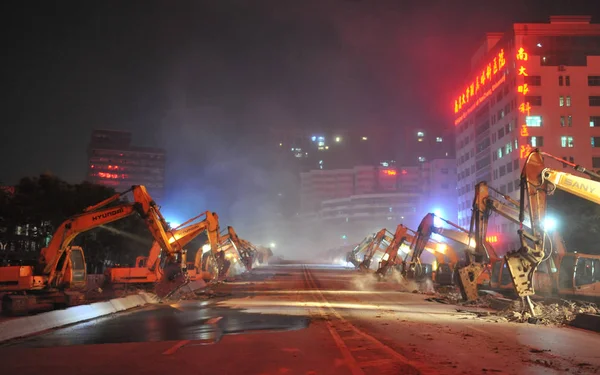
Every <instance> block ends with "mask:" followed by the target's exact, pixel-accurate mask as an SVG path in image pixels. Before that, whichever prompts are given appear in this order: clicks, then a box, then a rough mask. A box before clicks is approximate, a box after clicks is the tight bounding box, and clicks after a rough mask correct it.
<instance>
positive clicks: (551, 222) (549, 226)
mask: <svg viewBox="0 0 600 375" xmlns="http://www.w3.org/2000/svg"><path fill="white" fill-rule="evenodd" d="M557 226H558V222H557V221H556V219H555V218H553V217H550V216H548V217H546V218H545V219H544V230H545V231H547V232H551V231H553V230H554V229H556V227H557Z"/></svg>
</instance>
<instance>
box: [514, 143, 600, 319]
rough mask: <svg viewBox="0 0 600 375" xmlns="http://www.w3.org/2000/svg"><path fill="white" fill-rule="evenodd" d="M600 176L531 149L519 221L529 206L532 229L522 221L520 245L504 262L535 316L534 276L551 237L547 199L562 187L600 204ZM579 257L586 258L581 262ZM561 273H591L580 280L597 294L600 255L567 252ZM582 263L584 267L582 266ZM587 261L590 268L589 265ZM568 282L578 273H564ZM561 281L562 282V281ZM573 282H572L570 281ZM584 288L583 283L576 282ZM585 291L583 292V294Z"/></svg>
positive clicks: (523, 182) (520, 294) (526, 163)
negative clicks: (556, 165)
mask: <svg viewBox="0 0 600 375" xmlns="http://www.w3.org/2000/svg"><path fill="white" fill-rule="evenodd" d="M544 157H548V158H550V159H554V160H556V161H558V162H560V163H562V164H563V165H567V166H569V167H572V168H573V169H575V170H576V171H577V172H580V173H583V174H585V175H587V176H589V177H591V178H593V179H595V181H594V180H590V179H588V178H584V177H580V176H576V175H573V174H570V173H566V172H559V171H556V170H554V169H551V168H548V167H546V165H545V163H544ZM598 181H600V175H598V174H597V173H595V172H593V171H590V170H588V169H586V168H584V167H582V166H580V165H577V164H573V163H569V162H567V161H565V160H563V159H560V158H558V157H556V156H553V155H551V154H548V153H545V152H542V151H540V150H539V149H535V150H534V151H533V152H531V153H530V154H529V155H528V156H527V159H526V161H525V165H524V166H523V170H522V172H521V190H520V193H521V197H520V205H519V222H520V223H524V222H525V218H526V209H527V210H528V213H529V219H530V222H531V229H530V230H529V231H526V230H525V225H524V224H522V225H521V227H520V229H519V230H518V232H517V233H518V234H519V239H520V242H521V247H520V248H519V249H518V250H516V251H511V252H509V253H507V254H506V256H505V261H506V265H507V267H508V269H509V272H510V275H511V278H512V281H513V286H514V288H515V292H516V293H517V295H518V296H520V297H522V298H523V300H524V301H525V303H526V305H527V307H528V308H529V311H530V312H531V314H533V315H535V312H534V310H533V304H532V303H531V299H530V296H532V295H534V294H535V289H534V282H533V280H534V276H535V273H536V269H537V268H538V266H539V265H540V263H541V262H542V261H543V260H544V259H545V258H546V254H545V251H544V249H545V244H546V241H547V239H548V236H547V234H546V231H545V230H544V227H543V223H544V219H545V217H546V205H547V202H546V199H547V196H548V195H551V194H552V193H553V192H554V191H555V190H556V189H560V190H562V191H565V192H567V193H569V194H573V195H576V196H578V197H580V198H583V199H586V200H588V201H591V202H594V203H596V204H600V182H598ZM580 259H583V260H582V261H580ZM560 263H561V264H560V269H561V274H562V273H564V272H565V271H566V273H567V274H568V273H569V270H572V269H575V271H577V270H579V269H581V273H582V274H586V272H587V273H589V275H590V276H589V277H587V276H582V275H580V277H579V279H582V278H583V279H584V281H588V280H585V279H589V283H586V284H585V285H586V289H587V290H589V293H590V294H594V293H597V291H598V290H599V289H600V277H599V276H600V274H599V272H598V271H596V270H595V266H596V265H598V266H600V257H598V256H593V255H584V254H565V255H564V256H563V258H562V259H561V261H560ZM579 264H581V265H582V266H581V267H580V266H579ZM588 264H589V265H590V267H588ZM565 276H567V277H565V280H567V281H565V283H564V284H562V285H561V286H567V285H568V282H569V281H570V282H571V283H577V279H576V272H573V273H571V276H570V277H568V275H565ZM559 284H560V283H559ZM571 285H572V284H571ZM574 286H575V287H579V288H581V286H580V285H574ZM582 294H583V293H582Z"/></svg>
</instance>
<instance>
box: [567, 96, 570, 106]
mask: <svg viewBox="0 0 600 375" xmlns="http://www.w3.org/2000/svg"><path fill="white" fill-rule="evenodd" d="M570 106H571V97H570V96H567V107H570Z"/></svg>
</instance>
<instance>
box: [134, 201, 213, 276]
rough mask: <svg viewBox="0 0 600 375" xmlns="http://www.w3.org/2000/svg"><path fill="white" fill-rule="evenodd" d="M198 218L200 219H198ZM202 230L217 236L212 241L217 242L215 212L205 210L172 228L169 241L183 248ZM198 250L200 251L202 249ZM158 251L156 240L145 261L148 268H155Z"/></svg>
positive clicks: (159, 247)
mask: <svg viewBox="0 0 600 375" xmlns="http://www.w3.org/2000/svg"><path fill="white" fill-rule="evenodd" d="M202 218H203V219H202ZM199 219H202V220H200V221H198V220H199ZM204 231H206V232H207V234H208V236H209V238H210V236H212V237H213V238H214V237H215V236H217V239H215V240H214V241H215V242H218V232H219V216H218V215H217V214H216V213H215V212H210V211H206V212H204V213H202V214H200V215H198V216H195V217H193V218H191V219H189V220H187V221H186V222H185V223H183V224H181V225H179V226H178V227H177V228H175V229H173V230H172V236H171V237H170V238H169V243H171V244H172V243H177V245H178V246H179V247H180V248H182V249H183V248H184V247H185V246H187V244H189V243H190V242H191V241H192V240H193V239H194V238H196V237H197V236H199V235H200V234H202V233H203V232H204ZM215 233H216V234H215ZM198 251H200V252H202V250H198ZM160 252H161V244H160V243H159V242H158V241H154V243H153V244H152V247H151V249H150V254H149V256H148V261H147V262H146V265H147V267H148V268H149V269H151V270H154V269H155V268H156V265H157V263H158V259H159V256H160Z"/></svg>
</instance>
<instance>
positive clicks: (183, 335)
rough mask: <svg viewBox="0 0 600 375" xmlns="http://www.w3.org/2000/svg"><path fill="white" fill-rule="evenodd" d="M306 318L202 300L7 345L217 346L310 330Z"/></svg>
mask: <svg viewBox="0 0 600 375" xmlns="http://www.w3.org/2000/svg"><path fill="white" fill-rule="evenodd" d="M309 323H310V319H309V318H308V317H304V316H289V315H280V314H259V313H248V312H245V311H244V310H241V309H236V308H219V307H214V306H212V304H207V302H200V301H186V302H182V303H178V304H173V305H154V306H151V307H148V308H144V309H143V310H137V311H133V312H130V313H124V314H120V315H115V316H109V317H105V318H99V319H96V320H93V321H90V322H85V323H80V324H76V325H74V326H72V327H66V328H63V329H60V330H56V331H52V332H49V333H47V334H44V335H40V336H35V337H31V338H26V339H23V340H18V341H14V342H11V343H7V344H6V345H4V346H13V345H18V346H20V347H51V346H68V345H91V344H108V343H127V342H153V341H154V342H156V341H175V340H203V341H204V342H205V343H216V342H218V341H219V340H220V339H221V337H222V335H226V334H239V333H245V332H251V331H284V330H298V329H303V328H307V327H308V325H309Z"/></svg>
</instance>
